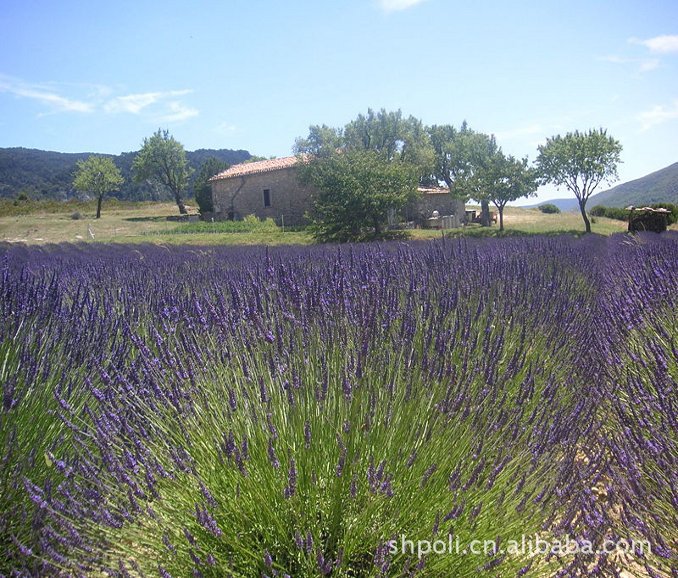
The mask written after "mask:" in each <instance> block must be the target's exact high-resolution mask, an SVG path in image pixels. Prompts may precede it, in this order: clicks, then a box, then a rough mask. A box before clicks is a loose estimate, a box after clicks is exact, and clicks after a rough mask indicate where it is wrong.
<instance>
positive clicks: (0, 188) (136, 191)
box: [0, 148, 252, 201]
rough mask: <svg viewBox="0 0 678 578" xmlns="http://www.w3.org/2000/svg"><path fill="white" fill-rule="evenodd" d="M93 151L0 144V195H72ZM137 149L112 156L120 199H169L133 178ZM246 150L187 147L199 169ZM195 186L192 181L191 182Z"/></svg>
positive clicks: (235, 159) (237, 159)
mask: <svg viewBox="0 0 678 578" xmlns="http://www.w3.org/2000/svg"><path fill="white" fill-rule="evenodd" d="M90 154H93V153H58V152H52V151H43V150H38V149H26V148H0V198H14V197H16V196H17V195H18V194H19V193H22V192H24V193H26V194H27V195H28V196H29V197H31V198H33V199H60V200H64V199H69V198H73V197H76V196H77V194H76V193H75V191H73V187H72V184H73V173H74V171H75V168H76V163H77V162H78V161H80V160H83V159H86V158H87V157H88V156H90ZM136 154H137V153H136V152H127V153H122V154H119V155H105V156H111V157H112V158H113V161H114V162H115V164H116V165H117V167H118V168H119V169H120V172H121V173H122V176H123V177H124V178H125V183H124V184H123V186H122V188H121V189H120V190H119V191H117V192H116V193H113V194H111V196H112V197H116V198H118V199H120V200H126V201H147V200H166V199H169V198H170V197H169V196H168V195H167V193H166V192H165V191H162V190H157V189H155V188H154V187H152V186H150V185H148V184H136V183H134V182H133V180H132V161H133V160H134V157H135V155H136ZM251 156H252V155H251V154H250V153H249V152H248V151H245V150H237V151H236V150H230V149H198V150H196V151H187V152H186V158H187V160H188V163H189V165H190V166H191V167H192V168H193V169H195V171H196V172H195V173H193V175H194V176H195V175H196V173H197V171H198V169H199V168H200V166H201V165H202V163H203V162H205V160H207V159H208V158H209V157H216V158H218V159H219V160H221V161H223V162H226V163H228V164H231V165H233V164H237V163H241V162H243V161H246V160H248V159H249V158H251ZM191 187H192V183H191ZM191 194H192V190H191V189H189V196H190V195H191Z"/></svg>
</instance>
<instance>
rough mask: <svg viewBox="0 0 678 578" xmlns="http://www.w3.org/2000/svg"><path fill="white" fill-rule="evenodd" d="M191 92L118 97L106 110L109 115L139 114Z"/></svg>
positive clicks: (109, 102) (182, 91)
mask: <svg viewBox="0 0 678 578" xmlns="http://www.w3.org/2000/svg"><path fill="white" fill-rule="evenodd" d="M190 92H192V91H190V90H170V91H167V92H144V93H139V94H128V95H125V96H117V97H115V98H113V99H111V100H109V101H108V102H106V104H104V110H105V111H106V112H109V113H125V112H126V113H130V114H139V113H140V112H141V111H142V110H144V109H145V108H147V107H149V106H151V105H153V104H156V103H157V102H159V101H162V100H164V99H167V98H173V97H176V96H182V95H184V94H189V93H190Z"/></svg>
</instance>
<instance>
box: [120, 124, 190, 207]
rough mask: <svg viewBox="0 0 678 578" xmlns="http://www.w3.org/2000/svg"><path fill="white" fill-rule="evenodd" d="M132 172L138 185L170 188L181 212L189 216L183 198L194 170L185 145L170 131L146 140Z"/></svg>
mask: <svg viewBox="0 0 678 578" xmlns="http://www.w3.org/2000/svg"><path fill="white" fill-rule="evenodd" d="M132 171H133V174H134V180H135V181H137V182H144V181H151V182H154V183H156V184H160V185H161V186H163V187H166V188H167V189H169V191H170V192H171V193H172V195H173V196H174V200H175V201H176V203H177V207H179V213H181V214H182V215H185V214H186V213H187V211H186V207H185V206H184V201H183V200H182V196H183V194H184V192H185V191H186V188H187V186H188V177H189V176H190V174H191V168H190V167H189V165H188V161H187V160H186V151H185V150H184V147H183V145H182V144H181V143H180V142H178V141H177V140H176V139H175V138H174V137H173V136H172V135H170V134H169V131H167V130H162V129H158V131H157V132H155V133H154V134H153V136H151V137H149V138H145V139H144V144H143V146H142V148H141V150H140V151H139V153H138V154H137V156H136V157H135V158H134V162H133V164H132Z"/></svg>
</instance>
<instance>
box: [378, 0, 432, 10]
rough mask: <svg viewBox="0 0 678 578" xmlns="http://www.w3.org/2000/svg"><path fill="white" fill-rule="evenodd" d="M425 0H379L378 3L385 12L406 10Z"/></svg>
mask: <svg viewBox="0 0 678 578" xmlns="http://www.w3.org/2000/svg"><path fill="white" fill-rule="evenodd" d="M424 1H425V0H379V5H380V6H381V7H382V9H384V10H385V11H386V12H396V11H398V10H406V9H407V8H411V7H412V6H416V5H417V4H421V3H422V2H424Z"/></svg>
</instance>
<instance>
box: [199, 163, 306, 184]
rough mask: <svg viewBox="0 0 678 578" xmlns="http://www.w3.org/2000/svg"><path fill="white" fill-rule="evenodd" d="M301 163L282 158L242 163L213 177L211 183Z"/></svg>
mask: <svg viewBox="0 0 678 578" xmlns="http://www.w3.org/2000/svg"><path fill="white" fill-rule="evenodd" d="M297 162H299V159H298V158H297V157H282V158H279V159H269V160H266V161H256V162H253V163H240V164H238V165H233V166H232V167H230V168H228V169H226V170H225V171H222V172H220V173H219V174H217V175H215V176H213V177H212V178H211V179H210V181H220V180H222V179H230V178H231V177H242V176H245V175H254V174H256V173H268V172H270V171H277V170H280V169H288V168H290V167H293V166H294V165H296V164H297Z"/></svg>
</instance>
